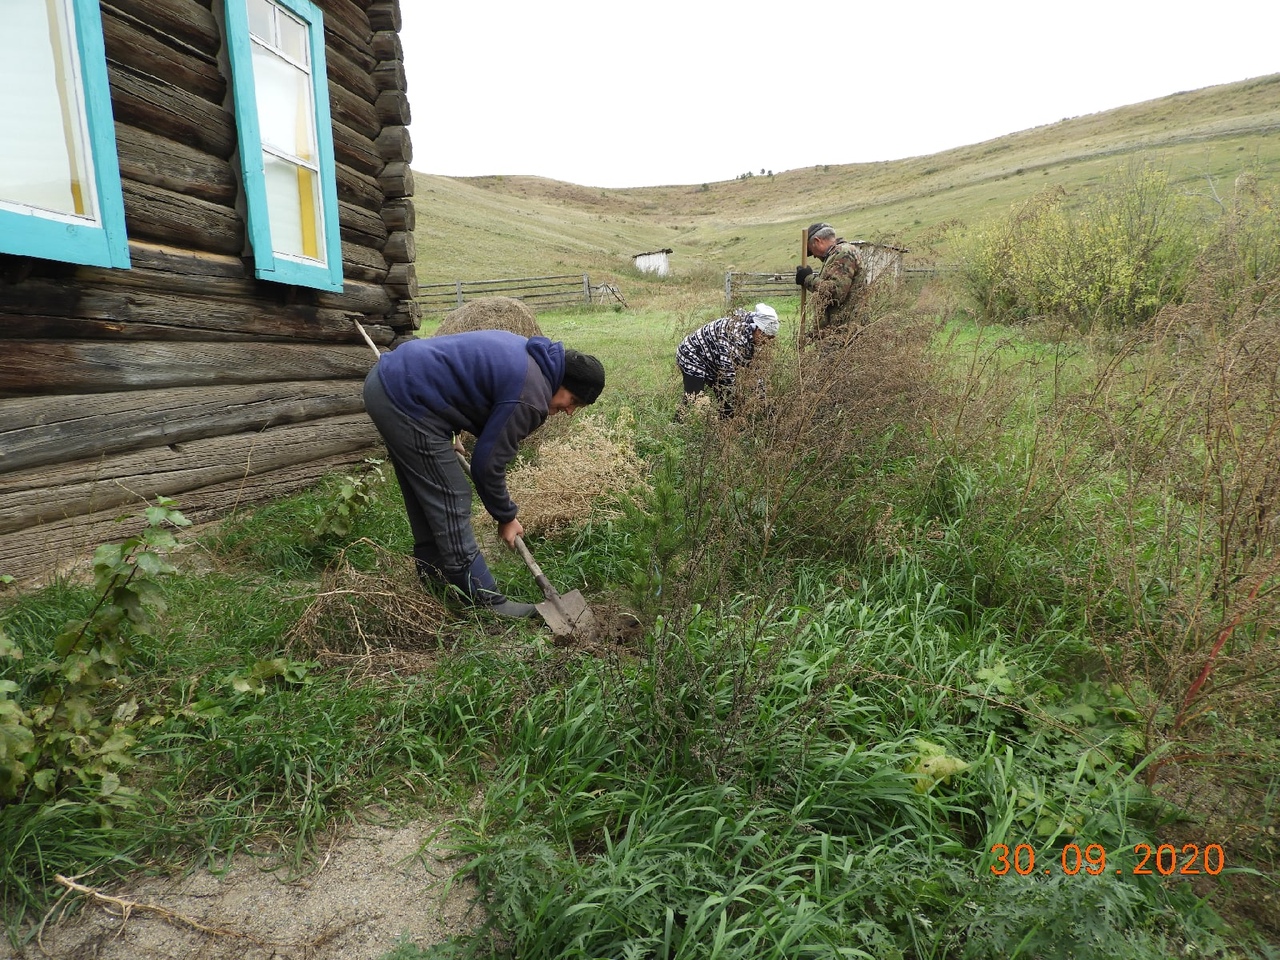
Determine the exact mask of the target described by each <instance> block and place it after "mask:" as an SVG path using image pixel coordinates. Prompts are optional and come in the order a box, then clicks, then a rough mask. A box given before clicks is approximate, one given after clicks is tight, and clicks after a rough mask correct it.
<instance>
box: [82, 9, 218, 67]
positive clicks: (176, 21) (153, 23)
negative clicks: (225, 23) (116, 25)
mask: <svg viewBox="0 0 1280 960" xmlns="http://www.w3.org/2000/svg"><path fill="white" fill-rule="evenodd" d="M102 10H103V13H110V12H112V11H113V10H114V11H118V12H119V13H120V14H123V15H125V16H127V17H130V18H132V20H133V21H134V22H135V23H137V24H145V25H147V27H149V28H150V29H152V30H154V31H155V32H156V34H157V35H159V36H162V37H167V38H170V39H171V40H172V41H173V42H176V43H180V44H183V45H185V46H187V47H190V48H191V49H192V50H193V51H196V52H199V53H202V54H204V55H206V56H208V57H210V58H213V57H216V55H217V53H218V51H219V50H220V49H221V48H222V31H221V30H219V29H218V23H217V21H216V20H214V18H213V13H212V12H211V11H210V9H209V4H207V3H199V2H197V0H110V2H109V3H103V5H102Z"/></svg>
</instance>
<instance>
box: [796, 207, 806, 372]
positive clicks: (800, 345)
mask: <svg viewBox="0 0 1280 960" xmlns="http://www.w3.org/2000/svg"><path fill="white" fill-rule="evenodd" d="M808 259H809V229H808V228H807V227H801V228H800V266H802V267H803V266H805V265H806V262H807V261H808ZM807 292H808V291H807V290H806V289H805V286H804V284H801V285H800V322H799V323H798V324H797V325H796V326H797V330H796V351H797V353H798V352H799V351H800V350H803V349H804V299H805V298H804V295H805V294H806V293H807Z"/></svg>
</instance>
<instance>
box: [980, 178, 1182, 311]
mask: <svg viewBox="0 0 1280 960" xmlns="http://www.w3.org/2000/svg"><path fill="white" fill-rule="evenodd" d="M1072 200H1073V198H1072V197H1070V196H1069V195H1068V194H1067V193H1066V191H1065V190H1063V189H1062V188H1061V187H1051V188H1049V189H1047V190H1044V191H1041V192H1040V193H1038V194H1036V195H1035V196H1033V197H1032V198H1031V199H1030V200H1027V201H1026V202H1024V203H1023V204H1022V205H1021V206H1019V207H1018V208H1017V209H1015V210H1014V212H1013V213H1012V214H1011V215H1010V216H1009V217H1008V218H1007V219H1006V220H1003V221H1000V222H997V223H993V224H987V225H985V226H982V227H980V228H978V229H976V230H974V231H972V232H971V233H970V234H969V235H968V237H967V238H966V239H965V240H963V241H962V242H961V246H962V247H963V248H964V254H963V257H962V264H963V265H962V274H961V275H962V277H963V282H964V283H965V285H966V287H967V289H968V292H969V295H970V297H971V298H972V299H973V301H974V302H975V303H976V304H977V306H978V308H979V310H980V311H981V312H982V313H983V315H985V316H986V317H987V318H989V319H991V320H995V321H998V322H1004V323H1010V322H1018V321H1022V320H1027V319H1029V318H1032V317H1040V316H1053V317H1061V318H1063V319H1066V320H1068V321H1069V322H1071V323H1073V324H1074V325H1075V326H1077V327H1078V328H1080V329H1082V330H1090V329H1094V328H1095V327H1096V328H1099V329H1113V328H1122V327H1132V326H1135V325H1139V324H1141V323H1143V322H1145V321H1146V320H1149V319H1150V318H1151V317H1153V316H1154V315H1155V314H1156V312H1157V311H1158V310H1159V309H1160V308H1161V307H1163V306H1165V305H1167V304H1170V303H1176V302H1177V301H1178V300H1179V299H1180V297H1181V296H1182V293H1183V290H1184V288H1185V284H1186V278H1187V274H1188V271H1189V269H1190V266H1191V263H1192V261H1193V259H1194V258H1195V255H1196V252H1197V241H1196V233H1197V227H1196V223H1195V218H1194V215H1193V211H1192V210H1191V208H1190V207H1189V205H1188V204H1187V202H1186V201H1185V200H1184V199H1183V198H1182V197H1181V196H1180V195H1179V194H1177V193H1176V192H1175V191H1174V190H1173V189H1172V186H1171V185H1170V183H1169V177H1168V175H1167V174H1166V173H1164V172H1163V171H1160V170H1157V169H1156V168H1155V167H1154V166H1152V165H1150V164H1144V165H1141V166H1131V167H1129V168H1128V169H1127V170H1125V171H1124V172H1123V173H1122V174H1121V175H1119V176H1118V177H1117V178H1115V179H1114V180H1110V181H1108V182H1106V183H1105V184H1104V185H1103V186H1102V188H1101V189H1099V190H1098V191H1097V192H1095V193H1092V194H1089V195H1086V196H1084V197H1081V198H1079V200H1078V201H1077V202H1076V203H1075V204H1074V205H1073V203H1072Z"/></svg>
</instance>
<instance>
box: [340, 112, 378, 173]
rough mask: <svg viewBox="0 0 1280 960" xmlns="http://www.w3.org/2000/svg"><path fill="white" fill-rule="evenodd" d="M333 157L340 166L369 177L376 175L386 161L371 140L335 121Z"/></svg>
mask: <svg viewBox="0 0 1280 960" xmlns="http://www.w3.org/2000/svg"><path fill="white" fill-rule="evenodd" d="M333 157H334V159H335V160H336V161H337V162H338V163H339V164H341V165H342V166H345V167H347V168H349V169H351V170H354V171H356V172H357V173H361V174H364V175H365V176H369V177H377V176H378V174H379V173H381V172H382V167H383V165H384V164H385V163H386V161H385V160H383V159H382V158H381V157H380V156H378V150H377V147H375V146H374V143H373V141H372V140H370V139H369V138H368V137H366V136H365V135H364V134H362V133H360V132H359V131H357V130H352V129H351V128H350V127H348V126H347V125H346V124H345V123H339V122H337V121H335V122H334V124H333Z"/></svg>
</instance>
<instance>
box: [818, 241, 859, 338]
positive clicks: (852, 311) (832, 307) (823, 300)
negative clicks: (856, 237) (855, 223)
mask: <svg viewBox="0 0 1280 960" xmlns="http://www.w3.org/2000/svg"><path fill="white" fill-rule="evenodd" d="M865 285H866V284H865V282H864V276H863V271H862V265H861V264H860V263H859V262H858V251H857V248H856V247H854V245H853V244H852V243H849V242H848V241H846V240H836V245H835V246H834V247H832V248H831V249H830V250H828V251H827V256H826V259H825V260H823V262H822V269H821V270H819V271H818V272H817V273H813V274H810V275H809V276H808V277H806V278H805V281H804V287H805V289H806V290H808V291H809V292H810V293H811V294H813V301H812V302H813V311H812V313H811V318H812V321H813V325H814V327H815V328H816V329H815V330H814V335H817V336H821V332H820V331H824V330H828V329H830V328H831V327H839V326H843V325H845V324H848V323H852V324H855V325H861V324H862V323H863V322H864V320H863V318H861V317H859V315H858V313H859V308H860V307H861V306H862V291H863V288H864V287H865Z"/></svg>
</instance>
